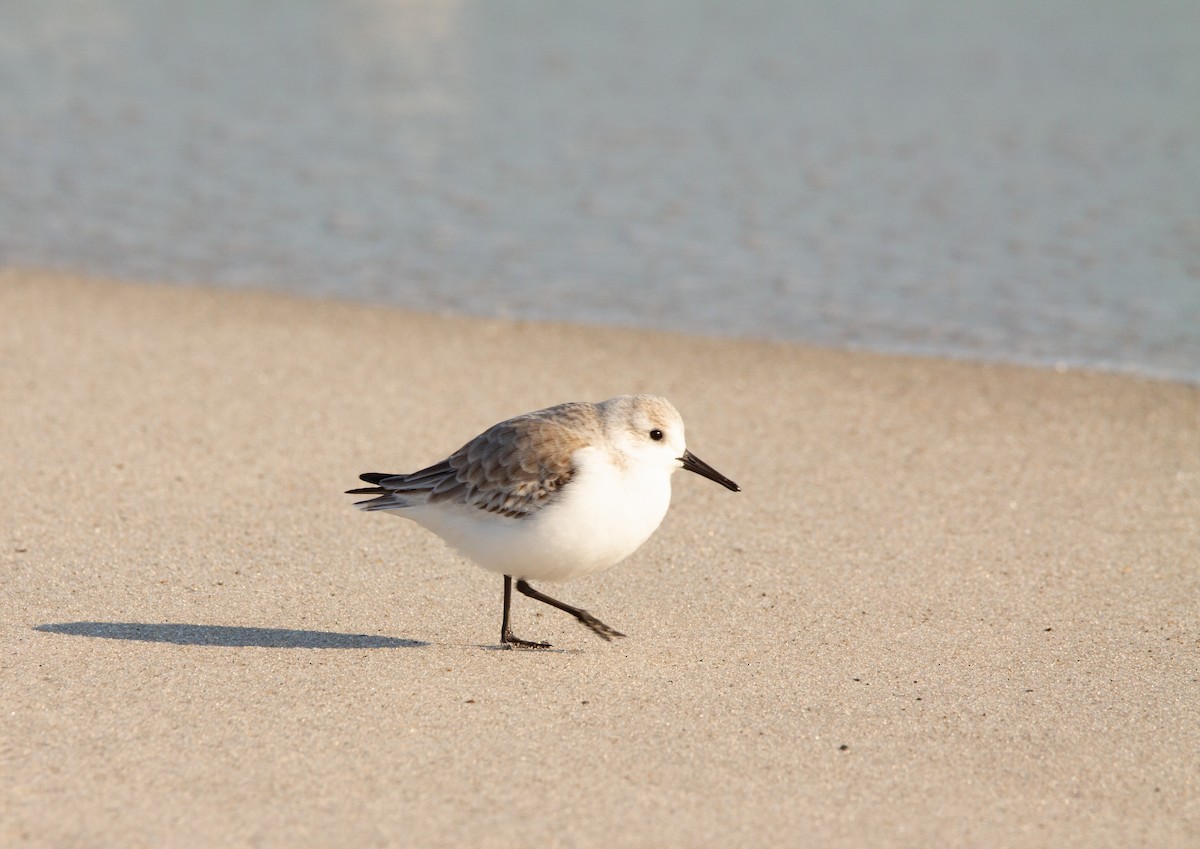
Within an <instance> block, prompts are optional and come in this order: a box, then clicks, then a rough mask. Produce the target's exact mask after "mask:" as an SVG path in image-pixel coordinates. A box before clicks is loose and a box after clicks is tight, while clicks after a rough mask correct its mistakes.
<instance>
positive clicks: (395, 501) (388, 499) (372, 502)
mask: <svg viewBox="0 0 1200 849" xmlns="http://www.w3.org/2000/svg"><path fill="white" fill-rule="evenodd" d="M397 477H403V475H391V474H387V473H384V472H365V473H363V474H361V475H359V478H360V479H362V480H364V481H366V482H367V483H373V484H376V485H375V486H363V487H359V488H358V489H348V490H346V494H347V495H377V496H379V497H378V498H368V499H367V500H365V501H356V502H354V506H355V507H357V508H358V509H359V510H368V511H370V510H397V509H400V508H402V507H408V506H410V505H411V504H412V502H411V501H409V500H408V499H407V498H405V497H404V496H403V495H401V494H400V493H398V492H395V491H394V490H390V489H388V488H387V487H384V486H379V483H380V481H382V480H384V479H385V478H397Z"/></svg>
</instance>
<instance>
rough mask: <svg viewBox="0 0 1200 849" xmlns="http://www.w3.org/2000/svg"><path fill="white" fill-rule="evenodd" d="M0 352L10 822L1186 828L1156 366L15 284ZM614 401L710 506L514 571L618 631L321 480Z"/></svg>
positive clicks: (261, 840) (1186, 467)
mask: <svg viewBox="0 0 1200 849" xmlns="http://www.w3.org/2000/svg"><path fill="white" fill-rule="evenodd" d="M0 349H2V350H3V352H4V354H5V356H4V357H2V358H0V402H2V405H3V409H4V410H5V415H4V416H3V417H2V418H0V442H2V443H3V444H5V445H7V446H10V458H9V463H8V466H9V469H10V476H9V485H8V486H7V487H5V488H4V490H3V493H2V494H0V510H2V511H3V514H4V515H6V516H9V517H10V525H9V530H8V532H7V535H6V539H5V540H4V541H3V543H2V544H3V548H2V549H0V568H3V570H4V571H3V575H4V578H5V583H6V587H7V588H8V591H7V592H6V593H4V594H0V651H2V653H0V657H2V658H3V665H4V672H3V676H2V680H3V682H4V701H5V704H6V707H7V708H8V715H7V716H6V721H5V723H4V728H3V731H0V773H3V774H5V775H6V776H13V777H14V780H12V781H9V782H5V785H4V786H3V788H0V842H4V843H5V844H6V845H14V846H59V845H76V844H88V845H114V846H115V845H122V846H141V845H155V846H161V847H192V846H195V847H201V846H211V845H229V846H243V845H246V846H248V845H257V846H288V847H304V846H314V847H315V846H322V847H328V846H361V845H365V844H378V845H423V846H442V845H445V846H459V845H477V846H491V845H497V846H498V845H528V844H534V843H546V844H553V845H560V844H561V845H578V846H607V845H615V844H618V843H619V844H621V845H631V846H641V845H646V846H650V845H656V846H661V845H690V846H725V845H731V844H733V843H738V842H754V843H759V844H775V845H785V844H787V843H789V842H795V840H796V839H797V835H804V840H805V841H806V842H810V843H813V844H814V845H825V846H861V845H873V846H885V847H886V846H908V845H913V844H931V845H932V844H944V843H948V842H954V843H956V844H961V845H1006V846H1065V847H1074V846H1079V847H1085V846H1086V847H1097V846H1131V845H1155V846H1167V847H1173V846H1179V847H1183V846H1189V845H1194V843H1195V841H1196V839H1197V838H1198V837H1200V808H1197V806H1196V803H1195V800H1196V799H1197V798H1200V764H1197V763H1196V761H1195V758H1194V757H1192V756H1190V755H1188V752H1194V751H1198V750H1200V691H1198V690H1197V687H1196V682H1195V669H1196V668H1197V662H1198V661H1200V632H1198V631H1197V627H1196V623H1197V622H1200V569H1197V565H1200V564H1198V561H1197V554H1196V552H1197V551H1200V388H1198V387H1195V386H1192V385H1189V384H1185V383H1172V382H1166V381H1159V380H1154V379H1151V378H1145V377H1133V376H1127V375H1120V374H1112V373H1106V372H1095V371H1084V370H1068V371H1067V372H1065V373H1058V372H1055V371H1053V370H1045V369H1036V368H1030V367H1025V366H1018V365H1007V364H995V363H973V362H963V361H959V360H949V359H939V358H924V357H902V356H892V355H885V354H874V353H862V352H850V351H837V350H828V349H821V348H813V347H806V346H801V345H795V344H792V343H776V342H761V341H742V340H729V339H713V338H709V337H696V336H690V335H685V334H678V333H667V332H660V331H640V330H627V329H617V328H598V327H591V326H581V325H568V324H562V323H539V322H529V321H512V320H506V319H476V318H463V317H444V316H437V315H428V314H416V313H409V312H404V311H401V310H396V309H393V308H389V307H378V306H366V305H358V304H351V303H345V302H340V301H313V300H308V299H300V298H293V297H289V296H286V295H280V294H274V293H259V292H254V293H249V292H234V291H229V290H224V289H216V288H208V287H176V286H154V285H150V284H141V283H137V284H134V283H123V282H119V281H98V280H88V279H84V278H79V277H74V276H70V275H60V274H53V273H42V272H30V271H17V270H11V269H9V270H4V271H0ZM643 391H647V392H657V393H660V394H663V395H666V396H667V397H668V398H670V399H671V400H672V401H673V402H674V403H675V405H676V406H677V407H678V408H679V409H680V411H681V412H682V413H683V415H684V418H685V420H686V422H687V426H688V445H689V448H693V449H694V450H695V451H696V453H697V454H698V455H699V456H702V457H704V458H705V460H706V461H708V462H711V463H712V464H713V465H714V466H715V467H716V468H719V469H721V470H722V472H724V473H726V474H728V475H729V476H730V477H732V478H733V479H735V480H737V481H738V483H739V484H741V486H742V488H743V491H742V492H741V493H737V494H736V495H735V494H732V493H728V492H725V491H724V490H721V489H720V488H719V487H714V486H711V485H710V484H708V483H707V482H704V481H698V480H697V481H692V480H687V479H684V478H682V476H676V479H675V482H674V486H675V494H674V502H673V506H672V508H671V511H670V513H669V514H668V516H667V519H666V520H665V521H664V523H663V525H662V527H661V528H660V529H659V531H658V532H657V533H656V534H655V535H654V536H653V537H652V538H651V540H650V541H649V542H648V543H647V544H646V545H645V546H644V547H643V548H642V549H641V550H639V551H638V552H637V553H636V554H635V555H634V556H633V557H631V558H630V559H629V560H628V561H627V562H626V563H624V564H621V565H619V566H617V567H616V568H615V569H613V570H611V571H610V572H606V573H603V574H601V575H598V576H595V577H591V578H587V579H584V580H580V581H576V582H571V583H568V584H566V585H563V586H562V587H561V588H560V591H558V592H555V593H553V594H554V595H555V596H556V597H561V598H563V599H564V600H567V601H569V602H570V603H572V604H578V605H580V606H582V607H585V608H587V609H588V610H591V611H593V612H594V613H596V614H597V615H598V616H599V617H600V618H601V619H603V620H604V621H606V622H610V623H612V624H613V625H614V626H615V627H617V628H619V629H620V630H622V631H624V632H625V633H626V634H628V635H629V637H627V638H626V639H624V640H622V641H620V642H619V643H614V644H606V643H602V642H601V641H599V640H597V639H595V638H594V637H593V636H592V635H590V634H589V633H588V632H587V631H586V630H585V629H582V628H580V627H579V626H578V625H576V624H575V623H573V622H572V621H570V619H569V617H558V616H555V615H553V612H552V611H551V612H547V613H545V614H544V615H543V613H542V612H541V611H538V610H537V609H536V608H535V607H534V606H531V605H518V606H517V607H515V608H514V615H515V616H516V624H515V628H516V629H517V630H518V632H523V633H525V632H527V633H530V634H533V635H536V636H539V637H542V638H546V639H548V640H549V641H550V642H552V643H554V644H555V645H556V646H557V647H558V648H560V649H561V651H560V652H548V653H530V652H501V651H494V650H491V649H492V648H494V643H495V640H496V634H495V633H494V632H495V631H497V629H498V626H499V607H500V603H499V582H498V581H494V580H493V578H494V577H495V576H492V575H490V574H488V573H485V572H483V571H482V570H480V569H477V568H476V567H474V566H471V565H469V564H465V563H464V562H463V561H461V560H460V559H459V558H458V557H457V556H455V555H454V554H453V553H452V552H450V551H449V550H448V549H447V548H446V547H445V546H444V545H443V544H442V543H441V542H440V540H438V539H437V538H436V537H434V536H432V535H431V534H428V533H426V532H424V531H423V530H421V529H419V528H417V527H416V526H415V525H412V524H411V523H408V522H403V521H397V520H395V519H392V518H390V517H371V516H365V515H363V514H360V513H357V512H356V511H354V510H352V509H351V507H350V506H349V499H348V498H347V497H346V496H343V495H342V494H341V493H342V490H344V489H347V488H349V487H350V486H352V485H354V483H355V480H356V475H357V474H358V472H359V471H361V470H363V469H367V468H373V467H380V468H396V469H404V468H418V467H419V465H418V464H421V463H424V462H428V461H430V460H432V459H436V458H437V457H440V456H444V455H445V454H446V453H448V451H449V450H452V449H453V448H455V447H457V446H458V445H459V444H461V443H462V442H463V441H465V439H467V438H469V437H470V436H473V435H474V434H475V433H478V432H479V431H480V430H482V429H483V428H484V427H486V426H488V425H490V424H492V423H493V422H495V421H499V420H500V419H502V418H505V417H507V416H509V415H512V414H514V413H518V412H522V411H525V410H531V409H536V408H539V407H542V406H547V405H548V404H552V403H556V402H560V401H565V400H583V399H588V400H599V399H602V398H606V397H610V396H611V395H615V394H620V393H635V392H643ZM618 827H619V828H620V829H621V830H620V831H617V830H616V829H617V828H618ZM615 835H619V838H618V837H617V836H615Z"/></svg>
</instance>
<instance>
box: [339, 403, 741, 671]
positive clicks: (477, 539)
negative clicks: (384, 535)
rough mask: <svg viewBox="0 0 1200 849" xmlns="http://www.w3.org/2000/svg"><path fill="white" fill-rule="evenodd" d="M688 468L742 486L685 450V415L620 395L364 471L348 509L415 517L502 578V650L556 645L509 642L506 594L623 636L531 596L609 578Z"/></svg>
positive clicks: (656, 519) (539, 413)
mask: <svg viewBox="0 0 1200 849" xmlns="http://www.w3.org/2000/svg"><path fill="white" fill-rule="evenodd" d="M678 469H686V470H688V471H689V472H694V473H696V474H698V475H701V476H703V477H706V478H708V479H709V480H712V481H715V482H716V483H719V484H720V485H721V486H723V487H725V488H726V489H728V490H731V491H733V492H739V491H740V490H741V488H740V487H739V486H738V485H737V484H736V483H734V482H733V481H732V480H730V479H729V478H727V477H725V476H724V475H722V474H721V473H720V472H718V471H717V470H716V469H714V468H713V467H712V466H710V465H708V464H707V463H705V462H704V461H702V460H701V459H700V458H698V457H697V456H696V455H695V454H693V453H692V452H691V451H689V450H688V449H687V446H686V444H685V442H684V427H683V418H682V417H681V416H680V415H679V412H678V411H677V410H676V409H675V407H674V406H673V405H672V404H671V402H670V401H668V400H667V399H666V398H663V397H661V396H657V395H620V396H617V397H615V398H609V399H608V400H607V401H601V402H598V403H591V402H586V401H572V402H568V403H565V404H558V405H556V406H553V407H547V408H546V409H543V410H536V411H534V412H531V413H524V414H522V415H519V416H515V417H513V418H510V419H506V420H505V421H502V422H499V423H498V424H495V425H492V426H491V427H490V428H488V429H487V430H485V431H484V432H483V433H481V434H479V435H478V436H476V437H475V438H474V439H472V440H470V441H469V442H467V443H466V444H465V445H463V446H462V447H461V448H459V449H458V450H457V451H455V452H454V453H453V454H451V455H450V456H449V457H447V458H446V459H444V460H441V461H439V462H437V463H434V464H433V465H432V466H428V467H427V468H424V469H421V470H420V471H416V472H411V473H408V474H387V473H381V472H367V473H364V474H362V475H359V478H360V480H362V481H364V482H366V483H368V484H371V486H367V487H360V488H357V489H350V490H347V491H346V494H348V495H371V496H374V497H373V498H369V499H366V500H363V501H358V502H356V503H355V506H356V507H358V508H359V509H361V510H364V511H367V512H377V511H381V512H387V513H391V514H392V515H395V516H400V517H403V518H405V519H411V520H412V521H414V522H416V523H417V524H419V525H421V526H423V527H424V528H426V529H427V530H429V531H432V532H433V533H435V534H437V535H438V536H440V537H441V538H442V539H443V540H445V541H446V542H447V543H448V544H449V545H450V546H451V547H452V548H454V549H455V550H457V551H458V552H459V553H461V554H463V555H464V556H465V557H466V558H467V559H469V560H471V561H473V562H474V563H476V564H477V565H479V566H481V567H482V568H484V569H486V570H489V571H492V572H497V573H499V574H501V575H503V576H504V602H503V612H502V615H501V624H500V644H501V646H502V647H503V648H522V649H547V648H550V647H551V645H550V644H549V643H545V642H539V641H535V640H525V639H521V638H520V637H517V636H515V635H514V634H513V632H512V628H511V625H510V623H509V610H510V607H511V603H512V589H513V586H514V582H515V586H516V589H517V592H519V593H521V594H522V595H525V596H527V597H529V598H532V599H534V600H536V601H540V602H543V603H544V604H548V605H550V606H551V607H555V608H557V609H559V610H561V611H563V612H565V613H568V614H570V615H571V616H573V617H575V619H576V620H578V621H579V622H580V623H581V624H582V625H585V626H586V627H588V628H590V629H591V631H592V632H593V633H595V634H596V635H597V636H599V637H600V638H602V639H604V640H606V641H611V640H612V639H613V638H614V637H624V636H625V635H624V634H622V633H621V632H620V631H617V630H616V629H615V628H612V627H610V626H608V625H606V624H604V623H603V622H601V621H600V620H599V619H597V618H596V617H595V616H593V615H592V614H591V613H589V612H588V611H586V610H583V609H582V608H579V607H574V606H572V605H570V604H567V603H565V602H562V601H559V600H558V599H555V598H551V597H550V596H548V595H546V594H544V593H542V592H540V591H538V590H536V589H534V588H533V587H532V586H531V585H530V583H529V582H530V581H539V582H540V581H550V582H563V581H567V580H571V579H573V578H579V577H582V576H585V575H591V574H594V573H597V572H600V571H603V570H605V569H608V568H610V567H612V566H615V565H616V564H618V563H620V562H621V561H622V560H624V559H625V558H627V557H628V556H629V555H631V554H632V553H633V552H634V551H636V550H637V549H638V548H639V547H640V546H641V545H642V543H644V542H645V541H646V540H647V539H649V538H650V535H651V534H653V533H654V531H655V530H656V529H657V528H658V526H659V524H660V523H661V522H662V520H663V517H664V516H665V515H666V513H667V508H668V507H669V506H670V502H671V475H672V474H673V473H674V472H675V471H676V470H678Z"/></svg>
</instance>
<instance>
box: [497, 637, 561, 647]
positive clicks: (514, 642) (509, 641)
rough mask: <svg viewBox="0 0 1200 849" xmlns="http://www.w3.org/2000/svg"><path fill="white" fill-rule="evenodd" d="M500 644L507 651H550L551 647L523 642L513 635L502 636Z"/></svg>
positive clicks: (532, 642) (531, 641)
mask: <svg viewBox="0 0 1200 849" xmlns="http://www.w3.org/2000/svg"><path fill="white" fill-rule="evenodd" d="M500 644H501V645H502V646H504V647H505V648H506V649H548V648H550V647H551V646H550V644H549V643H537V642H534V641H533V640H522V639H521V638H520V637H514V636H513V635H512V634H502V635H501V637H500Z"/></svg>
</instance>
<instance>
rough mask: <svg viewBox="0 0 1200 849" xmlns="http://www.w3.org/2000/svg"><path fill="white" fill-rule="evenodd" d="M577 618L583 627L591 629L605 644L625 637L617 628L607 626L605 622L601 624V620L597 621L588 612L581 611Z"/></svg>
mask: <svg viewBox="0 0 1200 849" xmlns="http://www.w3.org/2000/svg"><path fill="white" fill-rule="evenodd" d="M575 618H576V619H578V620H579V623H580V624H581V625H586V626H587V627H589V628H591V629H592V631H594V632H595V634H596V636H598V637H599V638H600V639H602V640H604V641H605V642H610V643H611V642H612V638H613V637H624V636H625V635H624V634H622V633H621V632H620V631H618V630H617V629H616V628H613V627H612V626H610V625H605V624H604V623H603V622H601V621H600V620H599V619H597V618H596V617H595V616H593V615H592V614H590V613H588V612H587V611H586V610H581V611H579V613H577V614H576V616H575Z"/></svg>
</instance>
